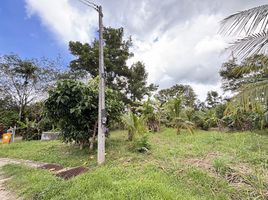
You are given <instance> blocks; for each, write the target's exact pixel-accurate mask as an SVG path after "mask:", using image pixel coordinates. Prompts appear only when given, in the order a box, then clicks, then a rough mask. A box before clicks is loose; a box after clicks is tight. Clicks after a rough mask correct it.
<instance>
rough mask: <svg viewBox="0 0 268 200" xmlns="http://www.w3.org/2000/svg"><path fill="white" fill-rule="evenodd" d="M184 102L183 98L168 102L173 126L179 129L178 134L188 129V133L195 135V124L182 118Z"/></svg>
mask: <svg viewBox="0 0 268 200" xmlns="http://www.w3.org/2000/svg"><path fill="white" fill-rule="evenodd" d="M182 102H183V99H182V97H181V96H178V97H176V98H175V99H172V100H170V101H169V102H167V110H168V115H169V118H170V120H171V124H172V125H173V126H174V127H175V128H176V129H177V134H179V133H180V132H181V129H187V130H188V132H190V133H193V132H194V131H193V129H194V124H193V123H192V122H190V121H188V120H186V119H185V118H183V117H182V109H183V108H182Z"/></svg>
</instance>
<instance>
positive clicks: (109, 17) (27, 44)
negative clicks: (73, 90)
mask: <svg viewBox="0 0 268 200" xmlns="http://www.w3.org/2000/svg"><path fill="white" fill-rule="evenodd" d="M94 2H95V3H96V4H100V5H102V6H103V13H104V25H105V26H111V27H115V28H119V27H123V28H124V30H125V37H126V38H127V37H129V36H130V35H131V36H132V39H133V43H134V46H133V48H132V49H131V50H132V52H133V53H134V55H135V56H134V57H133V58H132V59H131V60H130V61H129V62H128V64H129V65H131V64H132V63H133V62H136V61H142V62H144V63H145V66H146V69H147V71H148V73H149V82H150V83H155V84H158V85H159V87H160V89H162V88H167V87H170V86H172V85H174V84H180V83H182V84H190V85H191V86H192V87H193V88H194V90H195V92H196V93H197V94H198V97H199V98H200V99H201V100H204V99H205V97H206V93H207V91H209V90H219V89H220V77H219V73H218V71H219V69H220V67H221V64H222V63H223V62H225V61H227V60H228V55H227V54H226V53H225V51H224V49H225V48H226V47H228V44H229V43H230V42H231V41H230V39H227V38H225V37H223V36H222V35H219V34H218V30H219V25H220V21H221V20H222V19H223V18H225V17H226V16H228V15H230V14H233V13H236V12H237V11H242V10H245V9H249V8H251V7H255V6H259V5H262V4H265V3H267V1H266V0H225V1H222V0H202V1H200V0H191V1H190V0H165V1H164V0H135V1H133V0H109V1H108V0H95V1H94ZM97 26H98V16H97V13H96V11H95V10H93V9H92V8H89V7H86V6H84V5H83V4H81V3H80V2H79V1H78V0H57V1H55V0H1V1H0V30H1V31H0V54H9V53H16V54H18V55H20V56H21V57H23V58H40V57H43V56H44V57H47V58H51V59H55V58H57V57H59V56H60V57H61V58H62V59H63V60H64V63H65V65H66V66H67V65H68V63H69V61H70V60H71V59H72V56H71V55H70V53H69V50H68V42H69V41H71V40H72V41H81V42H91V41H93V39H94V38H95V37H96V30H97Z"/></svg>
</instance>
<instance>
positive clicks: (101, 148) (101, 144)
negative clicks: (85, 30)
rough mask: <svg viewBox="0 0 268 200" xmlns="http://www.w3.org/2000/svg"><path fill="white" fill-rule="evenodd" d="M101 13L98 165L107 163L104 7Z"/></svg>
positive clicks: (100, 9) (99, 10) (100, 10)
mask: <svg viewBox="0 0 268 200" xmlns="http://www.w3.org/2000/svg"><path fill="white" fill-rule="evenodd" d="M98 12H99V78H100V82H99V118H98V164H102V163H104V161H105V132H106V110H105V80H104V79H105V73H104V61H103V22H102V18H103V13H102V7H101V6H98Z"/></svg>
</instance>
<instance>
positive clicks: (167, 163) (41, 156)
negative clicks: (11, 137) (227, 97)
mask: <svg viewBox="0 0 268 200" xmlns="http://www.w3.org/2000/svg"><path fill="white" fill-rule="evenodd" d="M264 133H265V131H264ZM126 138H127V133H126V132H125V131H115V132H112V133H111V136H110V138H109V139H108V140H107V143H106V144H107V149H106V150H107V155H106V158H107V162H106V164H105V165H104V166H101V167H97V165H96V152H94V153H91V154H89V152H88V149H84V150H82V151H80V150H79V148H78V147H74V146H70V145H66V144H63V143H61V142H60V141H52V142H40V141H31V142H18V143H15V144H11V145H0V157H11V158H20V159H30V160H36V161H45V162H49V163H59V164H62V165H64V166H78V165H86V166H89V167H90V168H91V170H90V171H89V172H87V173H85V174H82V175H80V176H77V177H75V178H73V179H71V180H68V181H64V180H61V179H59V178H56V177H55V176H54V175H52V174H51V173H50V172H48V171H45V170H39V169H30V168H27V167H24V166H17V165H8V166H5V167H3V170H4V172H5V173H7V174H8V175H10V176H13V178H12V179H11V180H10V181H9V182H8V187H9V188H10V189H11V190H13V191H15V192H16V193H17V194H18V195H20V196H21V195H22V196H24V197H25V198H26V199H81V200H82V199H83V200H85V199H133V200H134V199H135V200H136V199H154V200H155V199H198V200H199V199H267V198H268V135H267V134H257V133H254V132H244V133H219V132H216V131H215V132H214V131H211V132H205V131H196V132H195V134H188V133H186V132H185V133H184V132H183V133H182V134H180V135H177V134H176V131H175V130H173V129H164V130H162V131H161V132H160V133H155V134H151V135H150V144H151V149H150V152H149V153H145V154H142V153H137V152H134V151H133V150H131V149H130V146H131V144H130V143H129V142H127V141H126Z"/></svg>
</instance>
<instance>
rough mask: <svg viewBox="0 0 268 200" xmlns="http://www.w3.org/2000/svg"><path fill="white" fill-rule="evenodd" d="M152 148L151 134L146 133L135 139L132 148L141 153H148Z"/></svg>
mask: <svg viewBox="0 0 268 200" xmlns="http://www.w3.org/2000/svg"><path fill="white" fill-rule="evenodd" d="M150 148H151V145H150V143H149V134H147V133H146V134H144V135H142V136H140V137H138V138H136V139H135V140H134V141H133V145H132V149H133V150H135V151H138V152H141V153H147V152H148V151H149V150H150Z"/></svg>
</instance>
